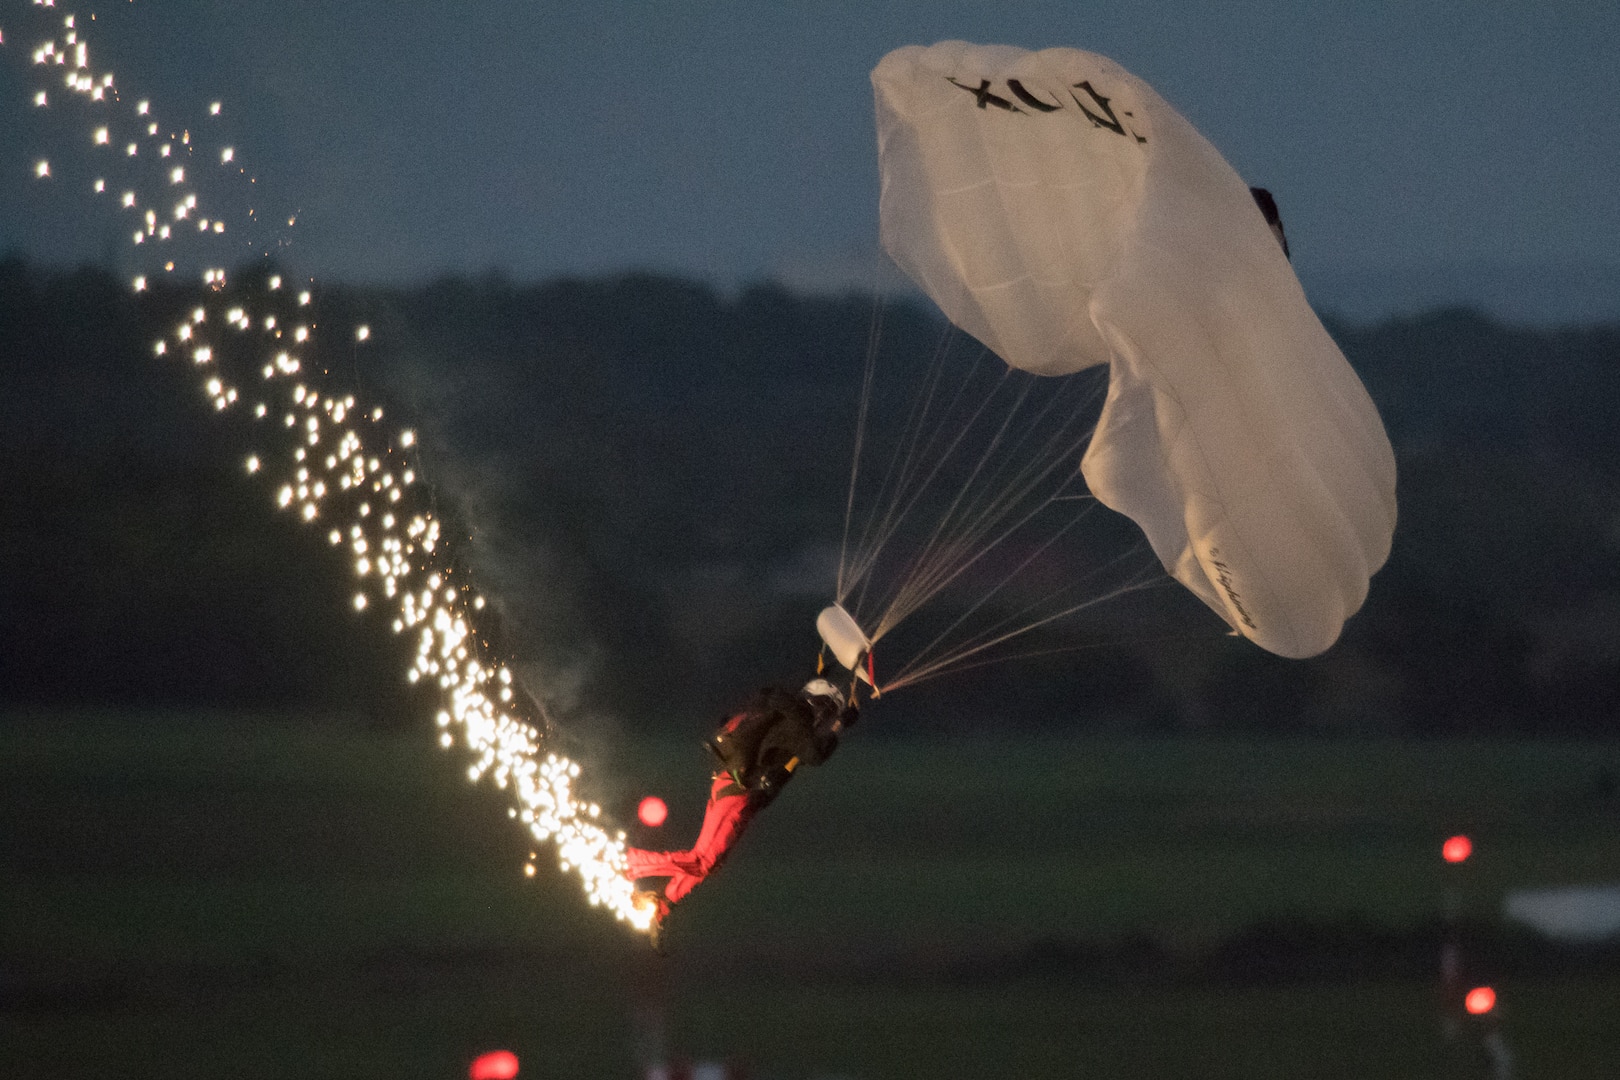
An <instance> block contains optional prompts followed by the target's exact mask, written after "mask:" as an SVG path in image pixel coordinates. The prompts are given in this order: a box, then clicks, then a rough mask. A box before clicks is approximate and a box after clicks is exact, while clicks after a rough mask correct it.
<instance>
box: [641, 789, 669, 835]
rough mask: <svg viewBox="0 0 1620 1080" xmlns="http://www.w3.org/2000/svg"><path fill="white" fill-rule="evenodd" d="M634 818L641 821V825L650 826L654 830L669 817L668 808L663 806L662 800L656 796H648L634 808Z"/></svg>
mask: <svg viewBox="0 0 1620 1080" xmlns="http://www.w3.org/2000/svg"><path fill="white" fill-rule="evenodd" d="M636 817H638V818H640V819H641V823H642V824H643V825H651V826H652V827H653V828H655V829H656V828H657V827H658V826H660V825H662V824H663V823H664V821H665V820H666V819H667V818H668V817H669V807H667V806H665V805H664V800H663V799H660V798H659V797H658V796H656V795H648V796H647V797H646V798H645V799H642V800H641V804H640V805H639V806H637V807H636Z"/></svg>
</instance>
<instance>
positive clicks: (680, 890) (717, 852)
mask: <svg viewBox="0 0 1620 1080" xmlns="http://www.w3.org/2000/svg"><path fill="white" fill-rule="evenodd" d="M758 809H759V800H758V799H757V798H756V795H755V793H754V792H751V791H748V790H747V789H746V788H744V787H742V786H741V785H740V784H738V783H737V781H735V780H733V779H732V777H731V774H730V773H727V772H719V773H716V774H715V776H714V783H713V784H712V785H711V786H710V788H709V805H708V808H707V809H706V810H705V811H704V812H703V828H702V829H701V830H700V831H699V832H698V838H697V842H696V843H694V844H693V845H692V846H691V848H690V849H688V850H686V851H644V850H642V849H641V848H630V849H629V850H628V851H626V852H625V854H626V855H628V856H629V858H630V871H629V874H628V875H627V876H628V877H629V878H631V879H632V880H638V879H640V878H659V877H667V878H669V883H668V884H667V885H665V886H664V889H663V900H664V903H663V904H660V905H659V916H660V918H662V916H663V914H664V912H665V911H667V910H668V908H667V905H668V904H674V903H676V902H677V901H679V900H680V899H681V897H683V896H685V895H686V894H687V893H689V892H691V891H692V889H693V888H694V887H695V886H696V885H697V884H698V882H700V881H702V880H703V879H704V878H706V877H708V876H709V874H710V873H711V872H712V871H714V870H715V869H716V868H717V867H718V866H719V865H720V864H721V863H722V862H724V861H725V858H726V852H728V851H730V850H731V845H733V844H735V843H736V842H737V839H738V838H739V837H741V836H742V834H743V830H744V829H746V828H747V827H748V822H749V821H750V820H752V819H753V816H754V813H755V811H756V810H758Z"/></svg>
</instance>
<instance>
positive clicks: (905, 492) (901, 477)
mask: <svg viewBox="0 0 1620 1080" xmlns="http://www.w3.org/2000/svg"><path fill="white" fill-rule="evenodd" d="M955 334H956V330H955V328H954V327H951V328H948V329H947V330H946V331H945V333H943V334H942V335H941V336H940V339H939V341H938V342H936V344H935V349H934V355H933V358H932V361H931V362H930V364H929V369H928V372H927V374H926V376H925V377H924V379H923V383H922V386H921V388H920V389H919V390H918V391H917V393H915V394H914V395H913V396H912V400H911V404H910V414H909V415H908V416H907V418H906V422H905V425H904V427H902V429H901V437H900V439H899V440H898V441H897V442H896V443H895V447H894V451H893V452H892V453H891V455H890V457H889V464H888V467H887V469H886V470H885V471H884V475H883V480H882V482H881V483H880V484H879V485H878V488H877V491H876V492H874V494H873V496H872V504H873V508H874V509H873V512H872V514H871V516H870V517H869V518H868V519H867V523H866V526H865V528H864V529H863V530H862V534H861V539H860V542H859V543H858V544H857V545H856V554H855V555H854V557H853V559H852V564H851V566H850V569H849V573H848V575H847V579H846V580H847V582H848V583H851V584H853V583H857V582H858V583H859V585H860V592H859V594H858V595H857V597H856V599H855V602H854V604H853V607H854V609H855V610H854V614H856V615H857V617H858V616H859V613H860V610H861V609H862V608H863V607H864V603H865V596H866V589H867V587H868V585H869V584H870V583H871V573H872V569H873V567H874V566H875V565H876V563H877V561H878V559H879V558H880V556H881V555H882V553H883V550H884V548H885V545H886V544H887V543H888V541H889V540H890V539H891V538H892V537H893V536H894V534H895V533H896V532H897V531H898V530H899V528H900V527H901V524H902V523H903V522H904V520H905V517H906V514H907V512H908V511H909V510H910V508H911V506H912V505H914V504H915V502H916V500H917V498H918V497H919V495H920V494H921V489H922V488H923V487H925V486H926V481H924V482H923V483H922V484H919V483H918V482H917V481H916V479H915V477H916V474H917V473H918V471H919V470H920V466H919V464H918V463H919V461H921V460H923V459H925V458H926V457H928V456H930V451H931V450H933V449H934V445H935V443H937V441H938V440H939V438H940V437H941V433H942V430H943V424H938V426H937V427H936V429H935V430H933V431H932V433H931V434H929V432H930V424H931V421H930V417H931V415H932V414H933V413H934V411H935V407H936V401H937V397H938V395H939V387H940V382H941V380H942V379H943V376H944V369H945V361H946V358H947V357H948V356H949V354H950V350H951V342H952V340H953V339H954V337H955ZM987 355H989V352H988V350H981V352H980V354H979V358H978V361H976V362H975V364H974V365H973V368H974V369H977V368H978V366H979V364H980V363H981V362H982V361H983V359H984V357H985V356H987ZM966 382H967V380H964V384H963V385H962V386H959V387H958V388H957V391H956V394H955V395H954V396H953V398H952V400H951V402H950V403H949V404H947V405H946V406H945V407H944V408H943V409H942V410H941V411H942V412H945V413H947V414H948V413H949V412H950V411H951V410H954V409H955V408H957V407H958V406H959V403H960V400H961V397H962V395H963V394H964V393H965V391H966ZM925 434H926V435H929V438H928V440H927V443H926V445H925V444H924V436H925ZM933 456H935V457H936V459H937V458H938V457H939V455H937V454H934V455H933ZM902 504H904V505H902ZM846 595H847V594H846ZM839 599H840V602H843V599H844V598H843V597H840V598H839Z"/></svg>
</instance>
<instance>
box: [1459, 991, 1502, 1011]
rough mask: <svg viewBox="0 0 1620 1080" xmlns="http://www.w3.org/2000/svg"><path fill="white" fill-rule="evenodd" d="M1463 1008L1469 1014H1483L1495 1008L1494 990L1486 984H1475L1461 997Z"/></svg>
mask: <svg viewBox="0 0 1620 1080" xmlns="http://www.w3.org/2000/svg"><path fill="white" fill-rule="evenodd" d="M1463 1008H1465V1009H1467V1010H1468V1013H1469V1015H1470V1016H1484V1015H1485V1014H1486V1013H1488V1012H1490V1011H1491V1010H1492V1009H1494V1008H1496V991H1495V990H1492V989H1491V988H1490V987H1488V986H1476V987H1474V988H1473V989H1472V990H1470V991H1468V996H1467V997H1466V998H1464V999H1463Z"/></svg>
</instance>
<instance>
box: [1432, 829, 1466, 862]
mask: <svg viewBox="0 0 1620 1080" xmlns="http://www.w3.org/2000/svg"><path fill="white" fill-rule="evenodd" d="M1473 853H1474V842H1473V841H1472V840H1470V839H1468V837H1466V836H1464V835H1462V834H1461V833H1458V834H1457V835H1456V836H1453V837H1452V838H1451V839H1449V840H1447V841H1446V842H1445V844H1443V845H1442V846H1441V848H1440V854H1441V856H1442V857H1444V858H1445V860H1446V862H1449V863H1460V862H1464V861H1466V860H1467V859H1468V856H1470V855H1472V854H1473Z"/></svg>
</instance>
